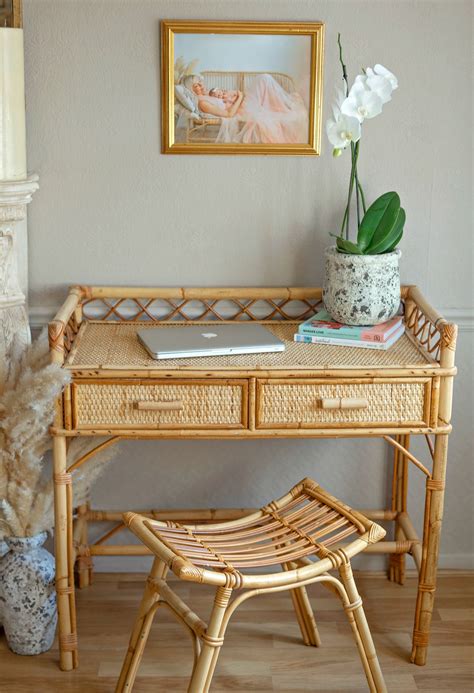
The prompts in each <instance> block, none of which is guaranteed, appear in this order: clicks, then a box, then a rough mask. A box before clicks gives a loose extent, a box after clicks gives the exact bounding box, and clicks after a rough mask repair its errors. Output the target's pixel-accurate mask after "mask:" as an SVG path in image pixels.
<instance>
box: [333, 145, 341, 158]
mask: <svg viewBox="0 0 474 693" xmlns="http://www.w3.org/2000/svg"><path fill="white" fill-rule="evenodd" d="M341 154H342V149H338V148H337V147H334V149H333V150H332V155H333V157H334V158H335V159H337V157H338V156H341Z"/></svg>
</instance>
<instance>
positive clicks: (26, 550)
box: [0, 532, 58, 655]
mask: <svg viewBox="0 0 474 693" xmlns="http://www.w3.org/2000/svg"><path fill="white" fill-rule="evenodd" d="M46 536H47V534H46V532H41V533H40V534H37V535H36V536H34V537H24V538H20V537H9V538H7V539H5V542H6V544H7V546H8V553H6V554H5V555H4V556H3V557H2V558H0V622H1V623H2V624H3V628H4V629H5V635H6V638H7V642H8V645H9V647H10V649H12V650H13V652H16V653H17V654H21V655H35V654H40V653H41V652H46V650H49V648H50V647H51V645H52V644H53V640H54V634H55V631H56V623H57V618H58V617H57V611H56V593H55V589H54V574H55V573H54V558H53V556H52V555H51V554H50V553H49V551H47V550H46V549H45V548H43V544H44V542H45V540H46Z"/></svg>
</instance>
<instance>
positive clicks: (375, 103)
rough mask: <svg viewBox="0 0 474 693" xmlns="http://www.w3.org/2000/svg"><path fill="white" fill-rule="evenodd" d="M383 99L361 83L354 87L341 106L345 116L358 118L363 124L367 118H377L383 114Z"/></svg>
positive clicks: (355, 84)
mask: <svg viewBox="0 0 474 693" xmlns="http://www.w3.org/2000/svg"><path fill="white" fill-rule="evenodd" d="M382 103H383V102H382V99H381V98H380V96H379V95H378V94H377V93H376V92H375V91H372V90H370V89H366V88H365V86H364V85H363V84H362V83H361V82H360V81H359V82H357V81H356V82H355V83H354V85H353V86H352V88H351V90H350V92H349V95H348V97H347V99H345V100H344V102H343V103H342V105H341V111H342V113H344V115H347V116H352V117H353V118H357V120H358V121H359V123H363V122H364V120H366V119H367V118H375V116H378V115H379V113H381V112H382Z"/></svg>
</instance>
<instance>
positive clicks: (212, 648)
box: [116, 479, 386, 693]
mask: <svg viewBox="0 0 474 693" xmlns="http://www.w3.org/2000/svg"><path fill="white" fill-rule="evenodd" d="M124 518H125V522H126V524H127V525H128V526H129V528H130V529H131V530H132V531H133V532H134V533H135V534H136V535H137V536H138V537H139V538H140V539H141V541H142V542H143V543H144V544H145V545H146V546H148V548H149V549H150V550H151V551H152V552H153V553H154V554H155V556H156V558H155V560H154V563H153V567H152V569H151V572H150V575H149V577H148V579H147V582H146V586H145V592H144V595H143V598H142V602H141V605H140V609H139V613H138V618H137V620H136V622H135V626H134V628H133V631H132V635H131V639H130V644H129V648H128V651H127V654H126V656H125V661H124V663H123V666H122V671H121V674H120V678H119V681H118V684H117V688H116V693H123V692H124V691H126V692H127V693H130V691H131V690H132V687H133V683H134V680H135V676H136V674H137V670H138V666H139V663H140V660H141V657H142V655H143V650H144V648H145V644H146V641H147V638H148V634H149V631H150V627H151V623H152V620H153V617H154V615H155V613H156V610H157V609H158V607H161V606H166V607H167V608H169V609H170V610H171V611H172V612H174V614H175V615H176V616H177V617H178V619H179V620H180V621H182V622H183V624H184V625H185V626H186V627H187V629H188V630H189V632H190V635H191V638H192V641H193V648H194V667H193V672H192V675H191V681H190V684H189V688H188V693H206V692H207V691H208V690H209V688H210V685H211V681H212V677H213V673H214V669H215V667H216V663H217V658H218V655H219V650H220V648H221V647H222V645H223V643H224V635H225V631H226V628H227V625H228V623H229V620H230V617H231V616H232V614H233V613H234V611H235V609H236V608H237V607H238V606H240V604H242V602H244V601H245V600H246V599H249V598H250V597H254V596H256V595H257V594H268V593H272V592H280V591H282V590H291V594H292V597H293V603H294V606H295V611H296V616H297V619H298V622H299V625H300V628H301V632H302V635H303V639H304V641H305V643H306V644H308V645H315V646H317V645H319V644H320V640H319V635H318V630H317V627H316V622H315V620H314V616H313V612H312V609H311V607H310V604H309V600H308V596H307V594H306V589H305V586H306V585H309V584H311V583H313V582H321V583H322V584H324V585H325V586H326V587H328V588H329V589H330V590H331V591H332V592H334V593H335V594H336V595H337V596H338V597H339V598H340V599H341V601H342V605H343V607H344V609H345V611H346V613H347V616H348V619H349V623H350V625H351V628H352V632H353V635H354V638H355V641H356V643H357V647H358V650H359V655H360V658H361V660H362V664H363V667H364V670H365V674H366V677H367V681H368V684H369V689H370V690H371V691H377V692H380V691H386V688H385V684H384V680H383V676H382V672H381V670H380V665H379V662H378V659H377V655H376V652H375V648H374V644H373V641H372V636H371V634H370V630H369V627H368V625H367V621H366V618H365V614H364V610H363V608H362V600H361V598H360V596H359V594H358V592H357V588H356V585H355V582H354V578H353V575H352V569H351V564H350V559H351V558H352V556H355V555H356V554H358V553H359V552H360V551H363V550H364V549H365V548H366V546H367V545H368V544H372V543H374V542H376V541H379V540H380V539H382V537H384V536H385V530H383V529H382V528H381V527H379V526H378V525H377V524H375V523H374V522H371V521H370V520H368V519H367V518H366V517H364V516H363V515H361V514H360V513H358V512H356V511H355V510H352V509H351V508H349V507H348V506H347V505H344V503H341V502H340V501H338V500H337V499H336V498H334V497H333V496H331V495H330V494H328V493H327V492H326V491H324V490H323V489H321V488H320V486H318V484H316V483H315V482H314V481H312V480H311V479H304V480H303V481H302V482H300V483H299V484H297V485H296V486H295V487H294V488H292V489H291V491H290V492H289V493H288V494H287V495H286V496H284V497H283V498H281V499H280V500H278V501H273V502H272V503H270V504H269V505H267V506H265V507H264V508H262V509H261V510H260V511H258V512H256V513H253V514H252V515H248V516H247V517H244V518H241V519H239V520H235V521H232V522H222V523H220V524H211V525H180V524H178V523H175V522H166V523H164V522H158V521H156V520H151V519H149V518H146V517H143V516H141V515H137V514H136V513H126V514H125V515H124ZM351 535H358V536H357V537H356V538H354V539H352V541H350V542H349V543H344V548H338V545H340V543H341V542H342V541H343V540H345V539H347V537H349V536H351ZM330 546H332V547H333V548H332V549H330V548H329V547H330ZM310 557H311V558H310ZM315 558H316V559H317V560H314V559H315ZM311 559H313V560H311ZM275 565H281V566H282V567H283V572H272V573H268V574H265V575H262V574H247V573H246V572H245V571H246V570H247V569H250V568H262V567H267V566H268V567H270V566H275ZM169 568H171V570H172V571H173V573H175V575H177V577H178V578H180V579H181V580H189V581H191V582H199V583H204V584H207V585H214V586H215V587H216V588H217V589H216V595H215V599H214V606H213V609H212V613H211V617H210V621H209V625H207V624H206V623H205V622H204V621H202V620H201V619H200V618H199V617H198V616H197V615H196V614H195V613H194V612H193V611H191V609H189V607H188V606H187V605H186V604H185V603H184V602H183V601H182V600H181V599H180V598H179V597H178V596H177V595H176V594H175V593H174V592H173V591H172V590H171V588H170V587H169V586H168V585H167V583H166V575H167V572H168V569H169ZM333 568H337V569H338V571H339V577H340V579H337V578H336V577H334V576H331V575H329V574H328V572H327V571H329V570H331V569H333ZM234 590H237V591H238V595H237V596H236V597H235V599H234V600H233V601H232V602H231V601H230V598H231V595H232V592H233V591H234ZM244 590H246V591H244Z"/></svg>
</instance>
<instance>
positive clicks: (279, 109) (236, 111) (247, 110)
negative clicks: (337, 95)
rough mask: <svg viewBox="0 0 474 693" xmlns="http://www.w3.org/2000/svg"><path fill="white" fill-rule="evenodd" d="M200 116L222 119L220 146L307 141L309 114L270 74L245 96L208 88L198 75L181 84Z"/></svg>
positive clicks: (252, 85) (253, 84)
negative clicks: (190, 93)
mask: <svg viewBox="0 0 474 693" xmlns="http://www.w3.org/2000/svg"><path fill="white" fill-rule="evenodd" d="M184 85H185V87H186V88H187V89H190V90H191V91H192V92H193V93H194V94H195V95H196V97H197V105H198V109H199V111H200V112H202V113H205V114H209V115H214V116H216V117H218V118H221V124H220V129H219V132H218V135H217V137H216V142H217V143H219V142H221V143H242V144H263V143H265V144H285V143H290V144H291V143H302V142H306V141H307V139H308V111H307V109H306V107H305V105H304V102H303V99H302V98H301V96H300V95H299V94H298V93H297V92H293V93H288V92H286V91H285V90H284V89H283V87H282V86H281V85H280V84H279V83H278V82H277V81H276V79H275V78H274V77H272V76H271V75H269V74H262V75H258V76H257V77H256V79H255V80H254V81H253V82H252V83H251V85H250V87H249V89H248V90H247V91H246V93H245V94H244V93H243V92H241V91H234V92H229V91H227V90H222V89H217V88H211V89H210V90H209V89H208V88H207V86H206V85H205V83H204V81H203V79H202V78H201V76H200V75H191V76H189V77H187V78H186V79H185V81H184Z"/></svg>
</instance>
